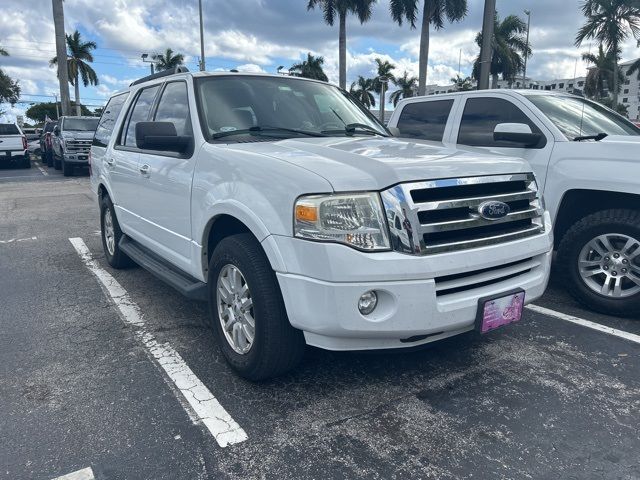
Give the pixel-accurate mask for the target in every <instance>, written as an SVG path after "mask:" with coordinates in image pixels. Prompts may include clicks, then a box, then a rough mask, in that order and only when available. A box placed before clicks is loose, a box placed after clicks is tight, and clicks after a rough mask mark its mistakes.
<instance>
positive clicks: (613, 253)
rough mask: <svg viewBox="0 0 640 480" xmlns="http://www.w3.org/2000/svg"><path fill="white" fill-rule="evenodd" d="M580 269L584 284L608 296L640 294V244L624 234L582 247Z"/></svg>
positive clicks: (599, 238) (599, 237) (592, 241)
mask: <svg viewBox="0 0 640 480" xmlns="http://www.w3.org/2000/svg"><path fill="white" fill-rule="evenodd" d="M578 269H579V271H580V276H581V277H582V280H583V281H584V283H585V284H586V285H587V286H588V287H589V288H590V289H591V290H593V291H594V292H596V293H598V294H600V295H603V296H605V297H611V298H626V297H630V296H632V295H635V294H637V293H640V241H638V240H637V239H635V238H633V237H630V236H628V235H623V234H620V233H610V234H606V235H600V236H598V237H595V238H594V239H592V240H591V241H590V242H589V243H587V244H586V245H585V246H584V247H583V248H582V251H581V252H580V256H579V258H578Z"/></svg>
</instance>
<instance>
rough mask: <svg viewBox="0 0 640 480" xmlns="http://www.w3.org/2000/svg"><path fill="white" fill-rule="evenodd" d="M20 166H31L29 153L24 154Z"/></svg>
mask: <svg viewBox="0 0 640 480" xmlns="http://www.w3.org/2000/svg"><path fill="white" fill-rule="evenodd" d="M22 167H23V168H31V156H30V155H29V154H26V155H25V156H24V160H22Z"/></svg>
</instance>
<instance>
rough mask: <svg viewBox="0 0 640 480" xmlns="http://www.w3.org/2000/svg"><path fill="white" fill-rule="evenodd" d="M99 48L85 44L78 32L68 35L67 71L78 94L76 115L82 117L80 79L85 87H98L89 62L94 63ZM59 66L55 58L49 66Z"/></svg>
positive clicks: (94, 44) (70, 81)
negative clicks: (95, 51) (95, 52)
mask: <svg viewBox="0 0 640 480" xmlns="http://www.w3.org/2000/svg"><path fill="white" fill-rule="evenodd" d="M96 48H97V45H96V42H91V41H90V42H83V41H82V39H81V37H80V32H78V31H77V30H76V31H75V32H73V34H71V35H67V50H68V53H67V71H68V72H69V83H71V85H73V86H74V87H75V94H76V101H75V103H76V115H77V116H80V115H81V106H80V78H82V84H83V85H84V86H85V87H88V86H89V85H98V83H99V82H98V75H97V74H96V72H95V70H94V69H93V68H91V67H90V66H89V64H88V63H87V62H93V55H92V53H91V51H92V50H95V49H96ZM57 64H58V57H57V56H56V57H53V58H52V59H51V61H50V62H49V65H51V66H54V65H57Z"/></svg>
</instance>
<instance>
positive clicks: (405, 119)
mask: <svg viewBox="0 0 640 480" xmlns="http://www.w3.org/2000/svg"><path fill="white" fill-rule="evenodd" d="M452 106H453V100H436V101H433V102H419V103H409V104H407V105H406V106H405V107H404V108H403V109H402V113H401V114H400V119H399V120H398V130H400V135H401V136H403V137H411V138H420V139H423V140H433V141H436V142H441V141H442V137H443V136H444V129H445V127H446V126H447V119H448V118H449V113H450V112H451V107H452Z"/></svg>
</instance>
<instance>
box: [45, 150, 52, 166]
mask: <svg viewBox="0 0 640 480" xmlns="http://www.w3.org/2000/svg"><path fill="white" fill-rule="evenodd" d="M44 155H45V157H46V159H47V167H49V168H53V164H54V158H53V152H52V151H51V149H49V150H47V151H46V152H45V154H44Z"/></svg>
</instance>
